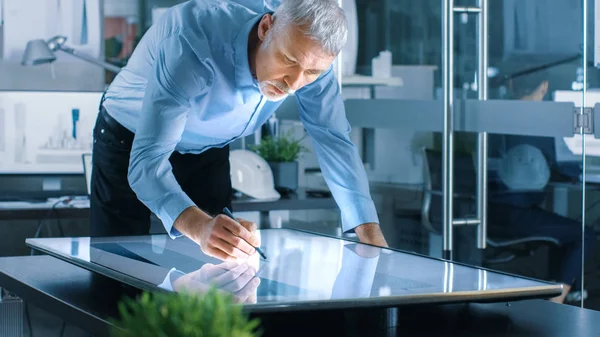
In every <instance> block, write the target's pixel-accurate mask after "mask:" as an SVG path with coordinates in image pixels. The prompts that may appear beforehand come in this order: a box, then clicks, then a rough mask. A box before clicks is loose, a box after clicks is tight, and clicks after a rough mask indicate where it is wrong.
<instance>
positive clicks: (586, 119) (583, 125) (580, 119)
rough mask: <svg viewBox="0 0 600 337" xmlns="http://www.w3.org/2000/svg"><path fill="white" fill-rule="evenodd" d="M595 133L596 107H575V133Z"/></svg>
mask: <svg viewBox="0 0 600 337" xmlns="http://www.w3.org/2000/svg"><path fill="white" fill-rule="evenodd" d="M582 132H583V133H584V134H593V133H594V108H583V113H582V111H581V108H577V107H576V108H575V109H573V133H575V134H581V133H582Z"/></svg>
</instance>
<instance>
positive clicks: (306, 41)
mask: <svg viewBox="0 0 600 337" xmlns="http://www.w3.org/2000/svg"><path fill="white" fill-rule="evenodd" d="M265 17H266V18H263V20H262V21H261V23H260V26H259V38H260V39H261V40H262V43H261V46H260V48H259V50H258V51H257V53H256V77H257V79H258V82H259V87H260V91H261V93H262V94H263V95H264V96H265V97H266V98H267V99H268V100H270V101H279V100H281V99H283V98H285V97H286V96H287V95H288V94H293V93H294V92H295V91H297V90H299V89H300V88H302V87H304V86H305V85H307V84H310V83H312V82H314V81H315V80H316V79H317V78H318V77H319V76H320V75H321V74H322V73H323V72H325V71H326V70H327V69H328V68H329V66H330V65H331V63H332V62H333V61H334V59H335V56H332V55H330V54H328V53H327V52H325V51H324V50H323V48H322V47H321V46H320V45H319V44H318V43H316V42H315V41H313V40H311V39H310V38H308V37H306V36H304V34H303V33H302V31H301V30H300V29H298V28H295V27H290V28H284V29H282V30H281V31H274V30H272V29H271V28H272V19H271V18H270V17H267V16H265ZM286 30H287V32H286ZM268 34H271V36H270V37H268ZM265 42H266V43H265Z"/></svg>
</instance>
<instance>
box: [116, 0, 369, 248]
mask: <svg viewBox="0 0 600 337" xmlns="http://www.w3.org/2000/svg"><path fill="white" fill-rule="evenodd" d="M271 10H272V8H270V7H269V6H268V5H267V4H266V3H265V2H263V1H262V0H237V1H234V0H229V1H223V0H192V1H189V2H186V3H183V4H180V5H177V6H175V7H172V8H170V9H169V10H168V11H166V12H165V13H164V15H163V16H162V17H161V19H160V20H159V21H158V22H157V23H156V24H154V25H153V26H152V27H151V28H150V29H149V30H148V31H147V32H146V34H145V35H144V36H143V38H142V40H141V41H140V43H139V44H138V46H137V48H136V49H135V51H134V53H133V55H132V56H131V58H130V60H129V62H128V64H127V66H126V67H125V68H123V70H122V71H121V72H120V73H119V74H118V75H117V77H116V78H115V80H114V81H113V82H112V83H111V85H110V87H109V88H108V90H107V92H106V96H105V99H106V100H105V102H104V107H105V108H106V110H107V112H108V113H109V114H110V115H111V116H112V117H113V118H115V119H116V120H117V121H119V122H120V123H121V124H122V125H123V126H124V127H126V128H127V129H129V130H130V131H132V132H134V133H135V138H134V141H133V146H132V150H131V155H130V163H129V175H128V179H129V183H130V185H131V188H132V189H133V191H134V192H135V193H136V195H137V197H138V198H139V199H140V201H141V202H142V203H144V204H145V205H146V206H147V207H148V208H149V209H150V210H151V211H152V212H153V213H155V214H156V215H157V216H158V217H159V218H160V219H161V221H162V222H163V225H164V227H165V229H166V230H167V233H169V234H170V235H171V237H176V236H179V235H181V234H180V233H179V232H178V231H177V230H176V229H174V228H173V223H174V221H175V220H176V219H177V217H178V216H179V215H180V214H181V212H183V211H184V210H185V209H186V208H188V207H190V206H194V202H193V201H192V200H191V199H190V198H189V197H188V196H187V195H186V194H185V193H184V192H183V190H182V189H181V187H180V186H179V184H178V183H177V181H176V179H175V176H174V175H173V173H172V170H171V164H170V162H169V157H170V155H171V153H172V152H173V151H178V152H180V153H202V152H203V151H205V150H207V149H209V148H212V147H219V148H220V147H223V146H225V145H227V144H229V143H231V142H233V141H234V140H236V139H238V138H240V137H243V136H247V135H251V134H253V133H254V132H256V131H257V130H258V129H259V128H260V127H261V126H262V125H263V123H265V122H266V121H267V119H268V118H269V117H270V116H271V115H272V113H273V112H274V111H275V110H276V109H277V108H278V107H279V105H280V104H281V102H270V101H267V99H266V98H265V97H264V96H262V94H261V93H260V90H259V88H258V82H257V81H256V79H255V78H253V76H252V75H251V73H250V66H249V63H248V35H249V34H250V31H251V29H252V28H253V26H254V25H255V24H256V23H258V21H259V20H260V19H261V18H262V16H263V15H264V14H265V13H267V12H269V11H271ZM295 96H296V99H297V102H298V107H299V111H300V119H301V121H302V122H303V124H304V127H305V128H306V130H307V132H308V133H309V135H310V136H311V139H312V143H313V146H314V150H315V153H316V155H317V158H318V160H319V163H320V166H321V170H322V172H323V175H324V177H325V180H326V182H327V184H328V186H329V188H330V190H331V192H332V194H333V197H334V198H335V200H336V202H337V204H338V206H339V208H340V210H341V215H342V228H343V230H344V231H345V232H346V231H350V230H353V229H354V228H355V227H356V226H358V225H360V224H363V223H367V222H376V223H378V222H379V220H378V216H377V212H376V210H375V205H374V203H373V201H372V199H371V196H370V194H369V185H368V179H367V176H366V173H365V170H364V167H363V165H362V161H361V159H360V157H359V154H358V151H357V149H356V147H355V146H354V145H353V144H352V142H351V141H350V139H349V133H350V125H349V123H348V121H347V119H346V115H345V110H344V102H343V100H342V97H341V96H340V92H339V87H338V84H337V81H336V79H335V76H334V73H333V71H332V67H330V68H329V69H328V70H327V71H326V72H325V73H324V74H322V75H321V76H320V77H319V78H318V79H317V80H316V81H315V82H313V83H311V84H309V85H307V86H305V87H304V88H302V89H300V90H298V91H297V92H296V94H295Z"/></svg>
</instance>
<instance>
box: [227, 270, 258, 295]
mask: <svg viewBox="0 0 600 337" xmlns="http://www.w3.org/2000/svg"><path fill="white" fill-rule="evenodd" d="M254 275H255V273H254V272H253V270H252V269H250V268H248V269H246V271H245V272H244V273H242V274H241V275H237V277H235V279H234V280H233V281H232V282H230V283H229V284H227V285H225V286H224V289H225V290H227V291H230V292H232V293H237V292H238V291H240V290H242V289H243V288H244V287H245V286H246V285H247V284H248V282H250V281H251V280H252V278H253V277H254Z"/></svg>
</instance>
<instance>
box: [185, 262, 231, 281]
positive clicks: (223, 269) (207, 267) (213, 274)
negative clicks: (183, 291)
mask: <svg viewBox="0 0 600 337" xmlns="http://www.w3.org/2000/svg"><path fill="white" fill-rule="evenodd" d="M239 265H240V263H239V262H237V261H227V262H223V263H220V264H218V265H214V264H212V263H205V264H204V265H202V267H200V269H199V270H197V271H195V272H193V273H192V274H194V278H197V279H199V280H206V279H214V278H217V277H219V276H221V275H223V274H225V273H227V272H229V271H230V270H233V269H234V268H236V267H238V266H239Z"/></svg>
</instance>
